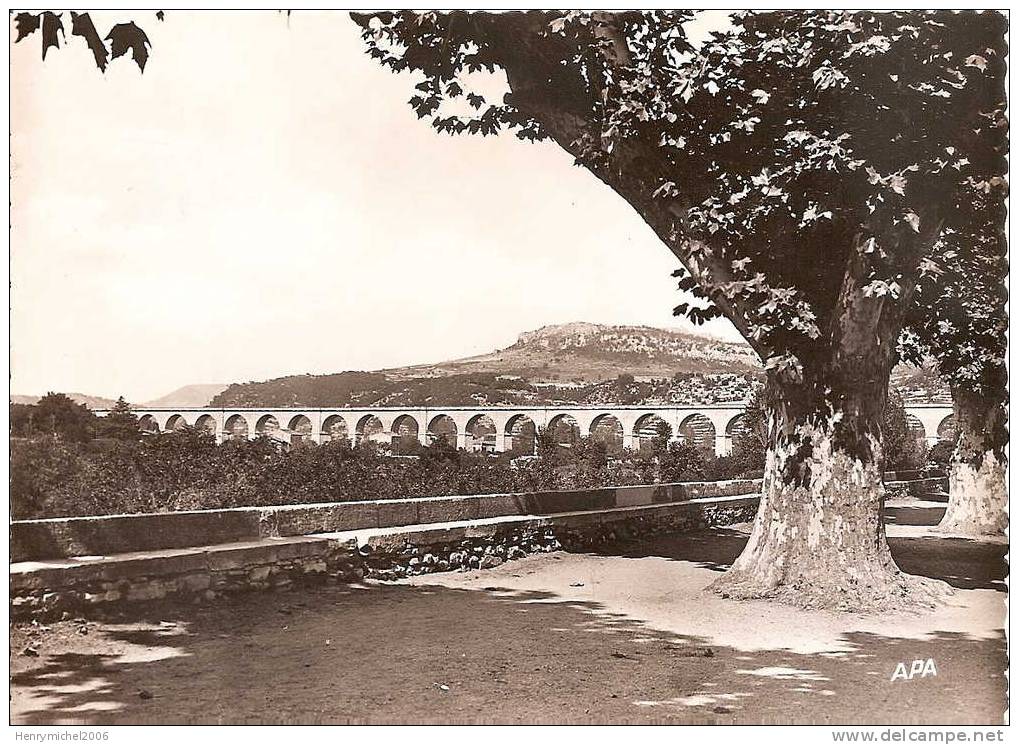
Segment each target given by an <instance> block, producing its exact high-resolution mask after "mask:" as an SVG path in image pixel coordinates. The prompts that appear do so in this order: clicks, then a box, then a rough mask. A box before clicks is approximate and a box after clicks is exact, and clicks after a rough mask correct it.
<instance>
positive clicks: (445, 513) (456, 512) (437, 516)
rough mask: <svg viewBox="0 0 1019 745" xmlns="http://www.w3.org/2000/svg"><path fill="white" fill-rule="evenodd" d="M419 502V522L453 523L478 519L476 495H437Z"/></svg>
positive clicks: (423, 523)
mask: <svg viewBox="0 0 1019 745" xmlns="http://www.w3.org/2000/svg"><path fill="white" fill-rule="evenodd" d="M417 502H418V524H420V525H427V524H428V523H452V522H461V521H465V520H477V519H478V500H477V498H476V497H437V498H435V499H421V500H417Z"/></svg>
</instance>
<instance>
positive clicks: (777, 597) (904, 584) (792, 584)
mask: <svg viewBox="0 0 1019 745" xmlns="http://www.w3.org/2000/svg"><path fill="white" fill-rule="evenodd" d="M709 589H710V590H712V591H713V592H716V593H718V594H720V595H721V596H722V597H723V598H731V599H733V600H752V599H761V600H774V601H777V602H780V603H785V604H788V605H794V606H796V607H798V608H804V609H810V610H835V611H844V612H854V613H866V614H872V613H887V612H912V613H924V612H928V611H931V610H933V609H934V608H936V607H938V606H939V605H941V604H943V603H944V602H945V600H947V599H948V598H949V597H950V596H951V595H952V594H953V593H954V592H955V590H954V589H953V588H952V587H951V586H950V585H949V584H948V583H946V582H942V581H941V580H937V579H931V578H929V577H918V576H916V575H912V574H905V573H904V572H901V571H898V570H896V571H894V572H880V573H879V574H878V575H868V576H866V578H865V579H852V578H847V577H843V578H840V579H835V578H832V577H827V576H817V577H808V576H803V575H801V576H800V577H798V578H796V579H795V580H792V581H787V582H782V583H780V584H778V585H772V586H769V585H766V584H764V583H762V582H761V581H760V580H759V579H758V578H757V577H754V576H752V575H751V574H749V573H747V572H745V571H734V570H731V569H730V570H729V571H728V572H726V573H725V574H723V575H722V576H721V577H719V578H718V579H717V580H715V581H714V582H713V583H712V584H711V585H710V586H709Z"/></svg>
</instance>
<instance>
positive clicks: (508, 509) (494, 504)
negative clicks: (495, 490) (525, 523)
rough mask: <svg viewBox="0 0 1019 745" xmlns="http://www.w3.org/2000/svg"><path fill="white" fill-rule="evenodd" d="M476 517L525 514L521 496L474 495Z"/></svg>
mask: <svg viewBox="0 0 1019 745" xmlns="http://www.w3.org/2000/svg"><path fill="white" fill-rule="evenodd" d="M476 499H477V502H478V518H479V519H482V520H483V519H485V518H488V517H503V516H505V515H526V514H527V510H526V509H525V506H524V499H523V496H522V495H520V494H487V495H481V496H479V497H476Z"/></svg>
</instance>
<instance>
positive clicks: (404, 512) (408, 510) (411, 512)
mask: <svg viewBox="0 0 1019 745" xmlns="http://www.w3.org/2000/svg"><path fill="white" fill-rule="evenodd" d="M376 514H377V517H376V520H375V524H376V525H377V526H378V527H380V528H394V527H399V526H401V525H416V524H417V523H418V522H419V520H418V500H416V499H393V500H381V501H379V502H376Z"/></svg>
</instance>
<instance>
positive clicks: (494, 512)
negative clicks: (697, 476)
mask: <svg viewBox="0 0 1019 745" xmlns="http://www.w3.org/2000/svg"><path fill="white" fill-rule="evenodd" d="M759 490H760V481H748V480H732V481H708V482H684V483H673V484H655V485H650V486H623V487H608V488H603V489H584V490H577V491H560V492H536V493H526V494H480V495H471V496H454V497H420V498H415V499H391V500H370V501H358V502H328V503H321V504H299V505H282V506H276V507H238V508H234V509H225V510H195V511H188V512H166V513H144V514H136V515H103V516H96V517H72V518H50V519H43V520H18V521H14V522H12V523H11V526H10V548H11V561H12V562H19V561H34V560H40V559H58V558H64V557H69V556H89V555H110V554H117V553H125V552H131V551H153V550H159V549H168V548H186V547H192V546H205V545H211V544H216V543H227V542H236V541H251V540H258V539H260V538H267V537H278V536H298V535H310V534H314V533H334V532H341V531H348V530H362V529H365V528H389V527H399V526H405V525H423V524H430V523H444V522H455V521H461V520H479V519H486V518H491V517H501V516H507V515H548V514H552V513H556V512H565V511H570V510H596V509H606V508H612V507H628V506H634V505H647V504H665V503H671V502H678V501H685V500H690V499H696V498H700V497H714V496H732V495H737V494H749V493H755V492H757V491H759Z"/></svg>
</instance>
